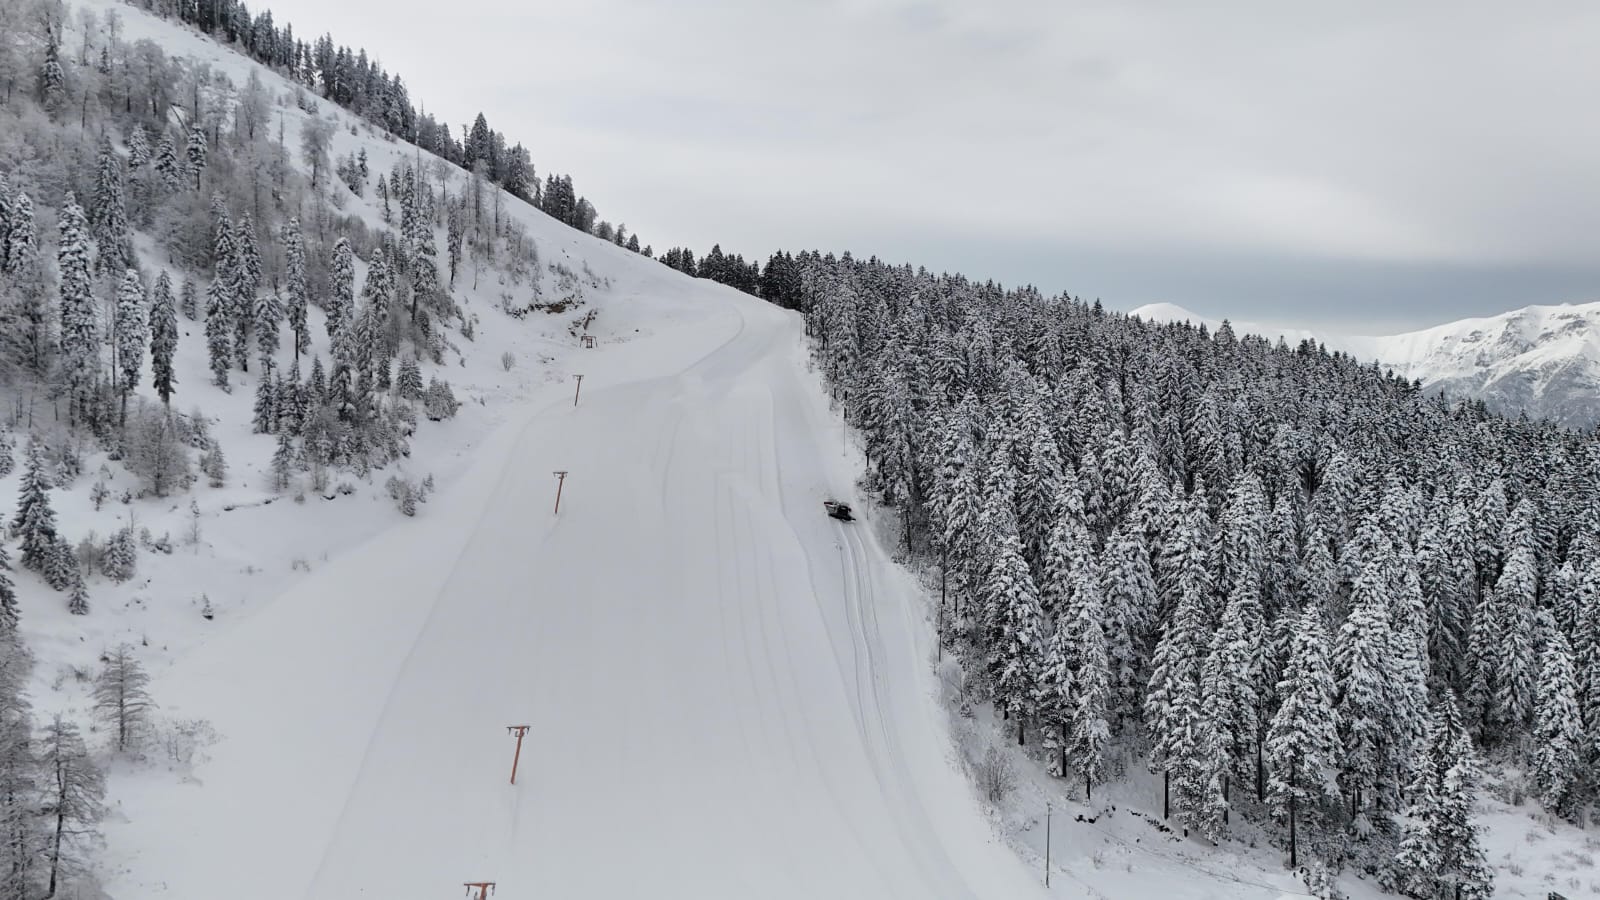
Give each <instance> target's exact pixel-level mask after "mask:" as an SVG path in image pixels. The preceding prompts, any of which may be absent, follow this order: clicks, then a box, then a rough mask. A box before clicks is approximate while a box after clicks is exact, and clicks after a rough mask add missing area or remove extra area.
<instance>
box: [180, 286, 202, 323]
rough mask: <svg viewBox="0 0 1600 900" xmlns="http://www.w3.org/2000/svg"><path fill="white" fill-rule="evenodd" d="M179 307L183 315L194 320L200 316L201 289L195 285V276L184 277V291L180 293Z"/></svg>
mask: <svg viewBox="0 0 1600 900" xmlns="http://www.w3.org/2000/svg"><path fill="white" fill-rule="evenodd" d="M178 309H179V310H180V311H181V312H182V313H183V317H184V318H185V319H188V320H189V321H191V322H193V321H194V320H196V319H198V318H200V289H199V288H197V287H195V284H194V279H193V278H185V279H183V291H182V293H181V294H179V300H178Z"/></svg>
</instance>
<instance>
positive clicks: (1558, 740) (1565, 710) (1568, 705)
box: [1533, 631, 1585, 814]
mask: <svg viewBox="0 0 1600 900" xmlns="http://www.w3.org/2000/svg"><path fill="white" fill-rule="evenodd" d="M1536 696H1537V698H1538V701H1537V705H1536V707H1535V714H1534V721H1533V741H1534V752H1533V780H1534V783H1535V784H1537V785H1538V787H1539V795H1540V798H1541V799H1542V800H1543V802H1544V804H1545V806H1547V807H1549V808H1550V809H1552V810H1555V811H1557V812H1559V813H1562V814H1567V813H1570V812H1571V811H1572V808H1573V805H1574V803H1575V801H1576V799H1577V796H1576V795H1577V791H1578V789H1579V787H1580V782H1581V777H1582V776H1581V773H1582V771H1583V766H1584V755H1585V754H1584V746H1583V745H1584V733H1583V718H1582V716H1581V715H1580V713H1579V711H1578V698H1577V679H1576V676H1575V675H1574V673H1573V670H1572V651H1571V648H1570V647H1569V646H1568V644H1567V639H1566V637H1565V636H1564V635H1562V634H1561V633H1560V632H1559V631H1558V632H1556V633H1555V634H1553V635H1552V636H1551V640H1550V644H1549V646H1547V647H1546V648H1545V651H1544V665H1543V666H1542V668H1541V671H1540V676H1539V689H1538V692H1537V694H1536Z"/></svg>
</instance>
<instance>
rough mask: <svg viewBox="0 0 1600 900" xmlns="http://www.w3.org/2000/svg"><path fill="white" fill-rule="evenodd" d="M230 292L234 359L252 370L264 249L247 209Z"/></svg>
mask: <svg viewBox="0 0 1600 900" xmlns="http://www.w3.org/2000/svg"><path fill="white" fill-rule="evenodd" d="M229 274H230V279H229V293H230V294H232V295H233V310H232V312H231V316H230V317H231V318H232V319H233V354H234V362H236V363H238V365H239V368H240V369H241V370H243V371H246V372H248V371H250V349H251V348H250V345H251V343H252V341H251V340H250V337H251V331H252V328H253V326H254V324H255V316H256V304H257V298H256V293H257V291H258V290H259V288H260V286H261V252H260V250H259V249H258V248H257V246H256V228H255V219H254V218H253V217H252V216H251V215H250V213H248V212H246V213H245V214H244V217H243V218H242V219H240V220H239V225H238V227H237V228H236V229H235V230H234V235H233V266H232V269H231V271H230V273H229Z"/></svg>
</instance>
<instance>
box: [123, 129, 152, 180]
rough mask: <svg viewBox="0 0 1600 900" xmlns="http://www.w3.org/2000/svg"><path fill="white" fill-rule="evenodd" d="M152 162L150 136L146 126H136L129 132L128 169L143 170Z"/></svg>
mask: <svg viewBox="0 0 1600 900" xmlns="http://www.w3.org/2000/svg"><path fill="white" fill-rule="evenodd" d="M149 161H150V136H149V135H147V134H145V130H144V126H143V125H139V124H135V125H134V126H133V128H131V129H130V130H129V131H128V168H130V169H139V168H143V166H144V165H145V163H148V162H149Z"/></svg>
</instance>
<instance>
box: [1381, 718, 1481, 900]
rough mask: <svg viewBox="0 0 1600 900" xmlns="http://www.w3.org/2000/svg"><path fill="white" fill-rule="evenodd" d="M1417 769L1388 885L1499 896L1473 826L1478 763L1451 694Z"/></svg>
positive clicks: (1418, 892) (1475, 899)
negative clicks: (1473, 805)
mask: <svg viewBox="0 0 1600 900" xmlns="http://www.w3.org/2000/svg"><path fill="white" fill-rule="evenodd" d="M1416 771H1417V774H1416V777H1415V778H1414V779H1413V781H1412V783H1411V786H1410V788H1409V790H1408V791H1407V796H1408V799H1409V803H1408V805H1407V808H1406V816H1405V818H1404V820H1403V822H1402V836H1401V839H1400V846H1399V850H1398V852H1397V853H1396V855H1395V859H1394V862H1393V864H1392V865H1391V867H1390V869H1389V871H1388V872H1387V873H1385V881H1386V886H1389V887H1391V888H1395V889H1399V890H1402V891H1405V892H1406V893H1408V894H1410V895H1412V896H1417V897H1428V896H1434V897H1450V898H1454V897H1463V898H1471V900H1486V898H1488V897H1490V896H1492V895H1493V892H1494V873H1493V870H1491V869H1490V868H1489V865H1488V862H1487V860H1486V859H1485V858H1484V853H1483V848H1482V845H1481V844H1480V842H1479V840H1478V831H1477V828H1476V827H1474V826H1473V824H1472V797H1473V792H1474V791H1475V790H1476V787H1477V781H1478V770H1477V760H1476V757H1475V754H1474V751H1473V748H1472V738H1471V736H1470V735H1469V733H1468V731H1467V729H1466V727H1465V725H1464V724H1463V722H1462V720H1461V716H1460V715H1459V713H1458V712H1457V709H1456V704H1455V702H1454V700H1453V699H1452V697H1451V696H1450V694H1449V693H1448V692H1447V693H1446V694H1445V695H1444V696H1443V697H1442V698H1440V702H1439V704H1438V706H1437V707H1436V708H1435V710H1434V715H1433V724H1432V726H1431V728H1430V730H1429V736H1428V741H1427V745H1426V747H1425V748H1424V750H1423V753H1422V759H1421V762H1420V764H1419V765H1418V766H1417V767H1416Z"/></svg>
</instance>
